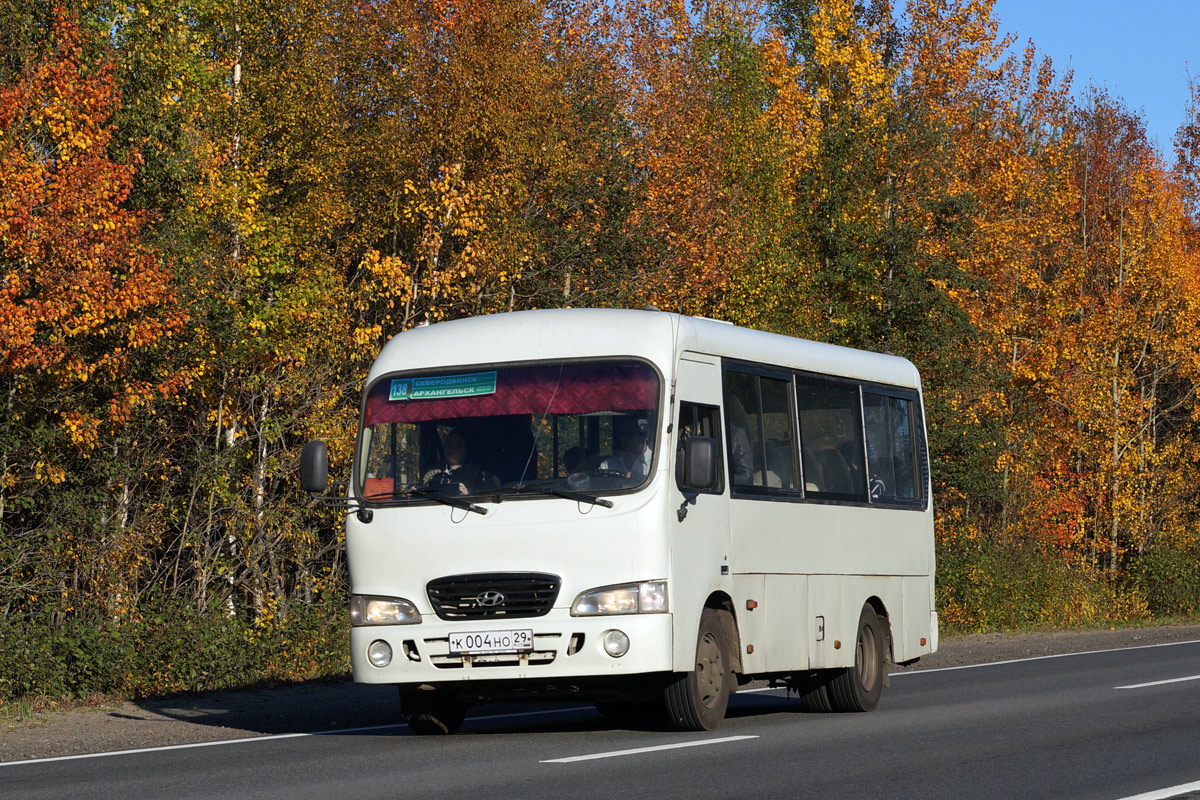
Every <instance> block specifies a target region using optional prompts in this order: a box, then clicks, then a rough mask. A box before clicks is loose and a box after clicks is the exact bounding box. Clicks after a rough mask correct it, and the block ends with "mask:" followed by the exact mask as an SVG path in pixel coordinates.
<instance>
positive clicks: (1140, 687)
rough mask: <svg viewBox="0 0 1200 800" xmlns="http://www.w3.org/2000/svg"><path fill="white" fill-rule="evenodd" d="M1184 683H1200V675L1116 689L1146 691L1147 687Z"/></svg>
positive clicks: (1132, 684)
mask: <svg viewBox="0 0 1200 800" xmlns="http://www.w3.org/2000/svg"><path fill="white" fill-rule="evenodd" d="M1184 681H1200V675H1188V676H1187V677H1185V678H1170V679H1168V680H1165V681H1150V682H1148V683H1131V684H1129V685H1128V686H1114V687H1113V688H1114V689H1144V688H1146V687H1147V686H1163V685H1164V684H1168V683H1183V682H1184Z"/></svg>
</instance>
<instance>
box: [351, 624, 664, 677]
mask: <svg viewBox="0 0 1200 800" xmlns="http://www.w3.org/2000/svg"><path fill="white" fill-rule="evenodd" d="M508 629H532V630H533V640H534V644H533V649H532V651H529V652H524V653H501V654H487V655H474V656H471V655H451V654H450V652H449V638H448V637H449V634H450V633H451V632H452V631H453V632H468V631H469V632H486V631H489V630H490V631H498V630H508ZM613 629H617V630H620V631H623V632H624V633H625V634H626V635H627V636H628V637H629V651H628V652H627V653H625V655H623V656H621V657H620V658H614V657H612V656H610V655H608V654H607V653H606V652H604V647H603V644H602V641H603V635H604V633H605V632H606V631H609V630H613ZM377 640H382V641H384V642H387V643H388V645H390V646H391V649H392V660H391V663H390V664H388V665H387V666H384V667H376V666H374V665H373V664H372V663H371V662H370V661H369V660H368V659H367V650H368V648H369V647H370V646H371V643H372V642H375V641H377ZM671 651H672V639H671V615H670V614H669V613H667V614H624V615H614V616H598V617H572V616H571V615H570V614H569V613H568V611H567V609H565V608H563V609H555V610H554V611H552V612H551V613H550V614H547V615H546V616H544V617H536V618H533V619H490V620H474V621H468V622H459V621H456V622H445V621H443V620H440V619H437V618H436V617H433V618H428V617H427V618H425V619H424V620H422V621H421V622H419V623H417V624H415V625H371V626H363V627H358V628H351V629H350V661H351V664H352V666H353V669H354V680H355V681H356V682H358V683H395V684H442V683H453V682H460V681H485V680H486V681H489V682H490V681H509V680H511V681H526V682H533V683H539V682H545V683H554V682H559V681H566V680H570V679H575V678H586V679H604V678H610V677H611V678H614V679H619V678H622V677H624V676H631V675H639V674H645V673H655V672H670V671H671V670H672V664H671Z"/></svg>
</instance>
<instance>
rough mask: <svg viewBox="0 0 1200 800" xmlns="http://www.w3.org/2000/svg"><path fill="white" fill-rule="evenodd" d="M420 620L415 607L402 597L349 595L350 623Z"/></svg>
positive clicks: (396, 622)
mask: <svg viewBox="0 0 1200 800" xmlns="http://www.w3.org/2000/svg"><path fill="white" fill-rule="evenodd" d="M420 621H421V613H420V612H419V611H417V607H416V606H414V605H413V604H412V603H410V602H409V601H408V600H405V599H404V598H403V597H370V596H368V595H362V594H354V595H350V624H351V625H353V626H354V627H359V626H360V625H412V624H413V623H416V622H420Z"/></svg>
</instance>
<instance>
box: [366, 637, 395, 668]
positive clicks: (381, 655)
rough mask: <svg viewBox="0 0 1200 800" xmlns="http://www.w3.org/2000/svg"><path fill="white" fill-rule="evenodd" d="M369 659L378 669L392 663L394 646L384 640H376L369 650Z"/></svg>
mask: <svg viewBox="0 0 1200 800" xmlns="http://www.w3.org/2000/svg"><path fill="white" fill-rule="evenodd" d="M367 659H368V660H369V661H370V662H371V663H372V664H374V665H375V666H377V667H386V666H387V665H388V664H390V663H392V646H391V645H390V644H388V643H387V642H385V641H384V640H383V639H376V640H375V641H373V642H371V646H370V647H368V648H367Z"/></svg>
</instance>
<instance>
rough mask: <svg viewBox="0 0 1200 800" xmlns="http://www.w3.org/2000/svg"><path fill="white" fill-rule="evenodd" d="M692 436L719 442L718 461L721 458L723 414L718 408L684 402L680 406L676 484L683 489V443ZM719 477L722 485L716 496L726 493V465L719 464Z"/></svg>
mask: <svg viewBox="0 0 1200 800" xmlns="http://www.w3.org/2000/svg"><path fill="white" fill-rule="evenodd" d="M692 436H708V437H709V438H712V439H715V440H716V441H717V459H718V461H719V460H720V458H721V447H720V444H721V412H720V409H718V408H717V407H716V406H702V405H700V404H698V403H687V402H683V403H680V404H679V436H678V438H677V439H676V442H677V446H676V458H675V484H676V485H677V486H679V488H680V489H683V443H684V442H686V441H687V440H688V439H689V438H690V437H692ZM717 475H719V476H720V485H719V486H718V487H717V488H716V489H715V490H714V493H715V494H723V493H724V491H725V465H724V464H721V463H718V464H717Z"/></svg>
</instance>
